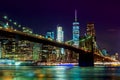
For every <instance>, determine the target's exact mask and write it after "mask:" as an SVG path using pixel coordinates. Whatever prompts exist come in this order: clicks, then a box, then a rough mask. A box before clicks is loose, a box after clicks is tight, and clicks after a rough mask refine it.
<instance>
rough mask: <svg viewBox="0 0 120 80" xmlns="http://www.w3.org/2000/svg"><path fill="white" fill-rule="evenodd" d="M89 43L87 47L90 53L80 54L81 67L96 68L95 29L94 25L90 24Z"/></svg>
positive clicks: (88, 28)
mask: <svg viewBox="0 0 120 80" xmlns="http://www.w3.org/2000/svg"><path fill="white" fill-rule="evenodd" d="M86 36H87V38H89V40H88V41H87V43H86V42H85V44H86V47H87V48H88V50H90V52H82V53H79V66H85V67H86V66H94V45H95V42H96V41H95V29H94V24H93V23H89V24H87V35H86Z"/></svg>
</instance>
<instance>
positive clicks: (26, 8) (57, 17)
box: [0, 0, 120, 54]
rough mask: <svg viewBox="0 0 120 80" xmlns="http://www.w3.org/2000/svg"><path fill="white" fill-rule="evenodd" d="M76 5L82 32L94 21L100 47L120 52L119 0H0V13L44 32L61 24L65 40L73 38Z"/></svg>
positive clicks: (52, 29)
mask: <svg viewBox="0 0 120 80" xmlns="http://www.w3.org/2000/svg"><path fill="white" fill-rule="evenodd" d="M75 9H77V11H78V21H79V22H80V33H81V35H84V33H85V31H86V25H87V23H89V22H94V24H95V30H96V37H97V44H98V46H99V48H100V49H103V48H106V49H107V50H108V53H109V54H114V53H116V52H118V53H120V42H119V41H120V36H119V34H120V1H119V0H0V14H4V15H7V16H8V17H9V18H11V19H13V20H14V21H17V22H18V23H19V24H21V25H23V26H27V27H30V28H32V29H33V32H34V33H39V34H43V35H45V33H46V32H47V31H49V30H51V31H54V32H56V27H57V25H58V24H60V25H61V26H63V30H64V33H65V35H64V36H65V40H70V39H72V22H73V21H74V10H75Z"/></svg>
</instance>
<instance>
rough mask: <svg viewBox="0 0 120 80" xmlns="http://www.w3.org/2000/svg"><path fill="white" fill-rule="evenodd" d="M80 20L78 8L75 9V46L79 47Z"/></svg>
mask: <svg viewBox="0 0 120 80" xmlns="http://www.w3.org/2000/svg"><path fill="white" fill-rule="evenodd" d="M79 37H80V32H79V22H78V21H77V10H75V21H74V22H73V46H75V47H79Z"/></svg>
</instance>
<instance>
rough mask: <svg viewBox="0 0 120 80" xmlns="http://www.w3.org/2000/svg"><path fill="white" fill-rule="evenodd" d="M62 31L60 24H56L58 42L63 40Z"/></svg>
mask: <svg viewBox="0 0 120 80" xmlns="http://www.w3.org/2000/svg"><path fill="white" fill-rule="evenodd" d="M63 35H64V32H63V30H62V27H61V26H59V25H58V26H57V41H58V42H63V41H64V36H63Z"/></svg>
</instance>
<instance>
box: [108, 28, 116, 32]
mask: <svg viewBox="0 0 120 80" xmlns="http://www.w3.org/2000/svg"><path fill="white" fill-rule="evenodd" d="M107 31H109V32H116V31H118V30H117V29H108V30H107Z"/></svg>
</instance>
